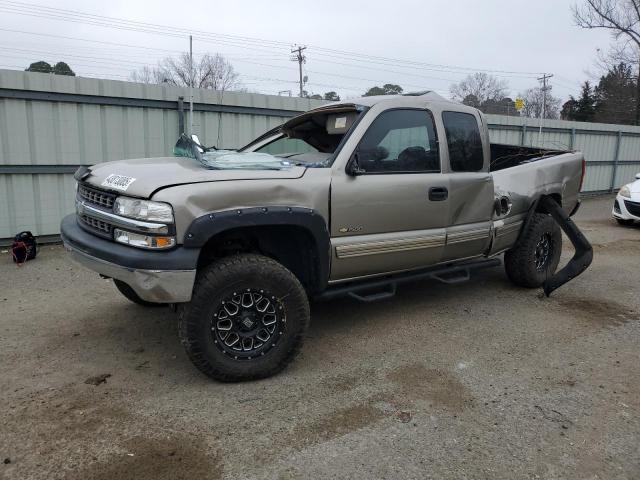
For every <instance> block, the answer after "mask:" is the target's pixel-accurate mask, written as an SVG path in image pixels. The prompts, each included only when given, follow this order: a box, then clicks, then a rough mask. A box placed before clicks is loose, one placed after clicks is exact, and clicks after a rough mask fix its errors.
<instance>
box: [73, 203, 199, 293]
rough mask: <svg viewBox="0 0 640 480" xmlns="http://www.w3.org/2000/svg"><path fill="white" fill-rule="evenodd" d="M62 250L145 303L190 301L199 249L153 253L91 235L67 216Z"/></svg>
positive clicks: (176, 249) (180, 249)
mask: <svg viewBox="0 0 640 480" xmlns="http://www.w3.org/2000/svg"><path fill="white" fill-rule="evenodd" d="M60 232H61V237H62V241H63V243H64V246H65V249H66V250H67V251H68V252H69V253H70V254H71V256H72V258H73V259H74V260H76V261H77V262H78V263H80V264H81V265H84V266H85V267H87V268H89V269H90V270H93V271H94V272H97V273H99V274H101V275H104V276H106V277H110V278H115V279H117V280H121V281H123V282H125V283H126V284H127V285H129V286H130V287H131V288H132V289H133V290H134V291H135V292H136V293H137V294H138V296H139V297H140V298H141V299H143V300H146V301H147V302H155V303H182V302H188V301H190V300H191V294H192V291H193V284H194V282H195V278H196V265H197V261H198V254H199V250H198V249H193V248H184V247H177V248H174V249H172V250H168V251H158V252H152V251H148V250H140V249H136V248H133V247H128V246H126V245H119V244H117V243H114V242H111V241H109V240H105V239H102V238H99V237H97V236H95V235H92V234H90V233H88V232H86V231H84V230H83V229H82V228H80V227H79V226H78V224H77V220H76V215H75V214H71V215H67V216H66V217H65V218H64V219H63V220H62V224H61V225H60Z"/></svg>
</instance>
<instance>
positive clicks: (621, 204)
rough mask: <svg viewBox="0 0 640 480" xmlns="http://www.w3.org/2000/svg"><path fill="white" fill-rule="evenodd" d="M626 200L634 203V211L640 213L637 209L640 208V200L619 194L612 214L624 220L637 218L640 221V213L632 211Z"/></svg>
mask: <svg viewBox="0 0 640 480" xmlns="http://www.w3.org/2000/svg"><path fill="white" fill-rule="evenodd" d="M626 202H629V203H631V204H632V206H633V208H634V213H638V211H637V210H636V209H638V208H640V207H639V206H638V205H640V202H638V201H634V200H631V199H629V198H626V197H622V196H620V195H617V196H616V200H615V202H614V204H613V210H612V211H611V214H612V215H613V217H614V218H620V219H622V220H636V221H638V222H640V215H634V214H633V213H632V212H630V211H629V208H628V205H627V203H626Z"/></svg>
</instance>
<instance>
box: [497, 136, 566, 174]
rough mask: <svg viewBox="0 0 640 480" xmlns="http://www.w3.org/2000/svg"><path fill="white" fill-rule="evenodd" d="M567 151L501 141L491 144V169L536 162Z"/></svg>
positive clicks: (502, 168)
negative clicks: (509, 143) (507, 143)
mask: <svg viewBox="0 0 640 480" xmlns="http://www.w3.org/2000/svg"><path fill="white" fill-rule="evenodd" d="M564 153H567V152H566V151H562V150H547V149H541V148H533V147H522V146H519V145H504V144H501V143H492V144H491V163H490V167H489V170H490V171H491V172H496V171H498V170H504V169H505V168H511V167H516V166H518V165H522V164H524V163H531V162H536V161H538V160H542V159H543V158H549V157H553V156H556V155H562V154H564Z"/></svg>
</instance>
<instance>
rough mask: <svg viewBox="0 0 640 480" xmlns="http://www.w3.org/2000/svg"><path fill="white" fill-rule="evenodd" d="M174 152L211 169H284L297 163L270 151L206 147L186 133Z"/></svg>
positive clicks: (177, 155) (174, 148) (179, 140)
mask: <svg viewBox="0 0 640 480" xmlns="http://www.w3.org/2000/svg"><path fill="white" fill-rule="evenodd" d="M173 154H174V155H175V156H176V157H188V158H193V159H195V160H197V161H198V162H200V163H201V164H202V166H203V167H204V168H208V169H211V170H237V169H244V170H284V169H287V168H291V167H293V166H294V165H295V164H294V163H292V162H289V161H287V160H286V159H283V158H279V157H276V156H274V155H271V154H269V153H260V152H238V151H236V150H216V149H206V148H204V147H202V146H201V145H198V144H197V143H196V142H194V141H193V140H191V139H190V138H189V137H187V136H186V135H182V136H181V137H180V138H179V139H178V142H177V143H176V145H175V146H174V147H173Z"/></svg>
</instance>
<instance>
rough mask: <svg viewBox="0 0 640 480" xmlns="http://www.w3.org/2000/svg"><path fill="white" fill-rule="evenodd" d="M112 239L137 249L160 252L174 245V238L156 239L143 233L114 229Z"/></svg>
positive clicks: (156, 237)
mask: <svg viewBox="0 0 640 480" xmlns="http://www.w3.org/2000/svg"><path fill="white" fill-rule="evenodd" d="M113 238H114V239H115V241H116V242H118V243H124V244H126V245H131V246H132V247H138V248H149V249H153V250H162V249H164V248H171V247H173V246H174V245H175V244H176V239H175V237H158V236H152V235H145V234H144V233H133V232H127V231H126V230H120V229H119V228H116V229H114V231H113Z"/></svg>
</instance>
